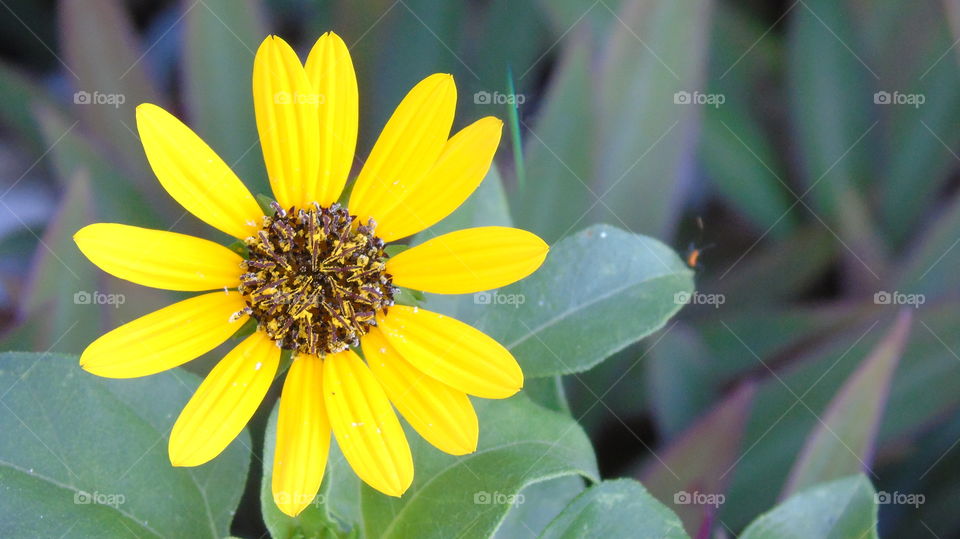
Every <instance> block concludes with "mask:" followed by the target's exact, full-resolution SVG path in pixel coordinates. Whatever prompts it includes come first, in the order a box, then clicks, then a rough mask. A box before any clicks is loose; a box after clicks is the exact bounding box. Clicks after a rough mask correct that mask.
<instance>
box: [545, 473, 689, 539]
mask: <svg viewBox="0 0 960 539" xmlns="http://www.w3.org/2000/svg"><path fill="white" fill-rule="evenodd" d="M540 537H542V538H544V539H548V538H561V537H563V538H567V537H569V538H574V537H649V538H658V539H666V538H682V537H689V536H688V535H687V534H686V533H684V531H683V525H682V524H681V523H680V519H679V518H677V515H675V514H673V512H672V511H670V509H668V508H667V507H665V506H664V505H663V504H662V503H660V502H658V501H657V500H656V499H654V497H653V496H651V495H650V494H649V493H648V492H647V490H646V489H645V488H643V485H641V484H640V483H637V482H636V481H633V480H631V479H617V480H614V481H604V482H602V483H600V484H598V485H594V486H593V487H590V488H589V489H587V491H586V492H584V493H583V494H581V495H580V496H578V497H577V498H576V499H575V500H574V501H573V502H572V503H570V505H568V506H567V508H566V509H564V510H563V512H562V513H560V516H558V517H557V518H556V519H554V521H553V522H551V523H550V526H549V527H548V528H547V529H546V530H544V532H543V534H542V535H541V536H540Z"/></svg>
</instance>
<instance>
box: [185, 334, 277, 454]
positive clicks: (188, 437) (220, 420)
mask: <svg viewBox="0 0 960 539" xmlns="http://www.w3.org/2000/svg"><path fill="white" fill-rule="evenodd" d="M279 363H280V349H279V348H277V346H276V344H275V343H274V342H273V341H272V340H270V338H269V337H267V336H266V334H265V333H263V332H261V331H256V332H254V334H253V335H250V336H249V337H247V338H246V339H244V340H243V341H242V342H241V343H240V344H238V345H237V346H236V347H235V348H234V349H233V350H231V351H230V352H229V353H228V354H227V355H226V356H224V358H223V359H222V360H220V362H219V363H217V365H216V366H215V367H214V368H213V370H212V371H210V374H208V375H207V377H206V379H204V381H203V383H202V384H200V387H199V388H197V392H196V393H194V394H193V397H191V398H190V402H188V403H187V406H186V407H185V408H184V409H183V411H182V412H180V417H179V418H177V422H176V423H175V424H174V425H173V431H172V432H171V433H170V444H169V446H168V449H169V452H170V463H171V464H173V465H174V466H199V465H201V464H203V463H205V462H208V461H209V460H210V459H212V458H213V457H216V456H217V455H219V454H220V452H221V451H223V450H224V448H226V447H227V446H228V445H229V444H230V442H232V441H233V439H234V438H236V437H237V435H238V434H240V431H242V430H243V427H244V426H245V425H246V424H247V421H249V420H250V418H251V417H252V416H253V413H254V412H255V411H256V410H257V407H258V406H260V402H261V401H262V400H263V397H264V395H266V394H267V390H268V389H270V383H271V382H273V376H274V374H276V372H277V365H278V364H279Z"/></svg>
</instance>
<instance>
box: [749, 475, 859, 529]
mask: <svg viewBox="0 0 960 539" xmlns="http://www.w3.org/2000/svg"><path fill="white" fill-rule="evenodd" d="M874 497H875V494H874V491H873V485H871V484H870V481H869V480H868V479H867V478H866V477H864V476H862V475H860V476H854V477H848V478H846V479H839V480H837V481H833V482H830V483H825V484H822V485H819V486H815V487H812V488H810V489H807V490H804V491H802V492H800V493H798V494H795V495H794V496H793V497H791V498H790V499H788V500H787V501H785V502H784V503H782V504H780V505H779V506H777V507H775V508H774V509H773V510H771V511H770V512H769V513H765V514H764V515H761V516H760V517H759V518H758V519H757V520H755V521H754V522H753V523H752V524H750V526H749V527H747V529H746V530H744V532H743V533H742V534H741V535H740V537H741V538H742V539H766V538H768V537H778V538H781V539H793V538H796V539H807V538H809V537H822V538H823V539H859V538H864V539H871V538H876V537H877V505H876V502H875V500H874Z"/></svg>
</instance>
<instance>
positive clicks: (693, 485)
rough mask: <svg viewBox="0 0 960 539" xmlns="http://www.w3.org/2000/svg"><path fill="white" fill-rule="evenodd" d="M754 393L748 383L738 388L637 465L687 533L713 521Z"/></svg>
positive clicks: (734, 459) (644, 478)
mask: <svg viewBox="0 0 960 539" xmlns="http://www.w3.org/2000/svg"><path fill="white" fill-rule="evenodd" d="M754 393H755V387H754V385H753V384H750V383H747V384H744V385H742V386H740V387H739V388H737V389H736V391H734V392H733V393H732V394H731V395H730V396H728V397H727V398H726V399H724V400H723V401H721V402H720V403H719V404H718V405H717V407H716V408H715V409H714V410H713V411H711V412H710V413H709V414H707V415H706V416H704V417H703V418H701V419H700V420H699V421H697V422H696V423H694V424H693V425H692V426H691V427H690V428H689V429H687V430H686V431H685V432H684V433H683V434H681V435H680V436H679V437H678V438H677V439H676V440H674V441H673V442H672V443H671V444H670V445H669V446H667V447H666V448H665V449H660V450H659V451H657V452H654V454H653V456H652V457H651V458H650V459H648V460H647V464H646V466H644V468H643V470H641V471H640V476H639V477H640V479H641V481H642V482H643V484H644V485H645V486H646V487H647V488H648V489H649V490H650V493H651V494H653V496H654V497H656V498H657V499H658V500H660V501H662V502H663V503H665V504H667V506H668V507H671V508H672V509H673V510H674V511H676V512H677V515H679V516H680V519H681V520H683V524H684V527H685V528H686V530H687V532H688V533H690V534H691V535H695V534H697V533H698V531H699V530H700V529H701V528H702V527H703V526H704V525H705V524H709V523H710V522H712V521H713V519H714V515H715V514H716V513H717V511H718V510H719V508H720V507H721V506H722V505H723V504H724V503H725V501H726V496H725V492H726V490H727V485H728V484H729V483H730V479H731V472H732V470H733V469H734V467H735V466H736V464H737V462H738V461H739V459H740V455H741V448H742V447H743V444H742V443H741V440H742V438H743V433H744V427H745V426H746V420H747V418H748V417H749V415H750V410H751V408H752V406H753V399H754Z"/></svg>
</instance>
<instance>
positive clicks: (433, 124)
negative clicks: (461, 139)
mask: <svg viewBox="0 0 960 539" xmlns="http://www.w3.org/2000/svg"><path fill="white" fill-rule="evenodd" d="M456 104H457V88H456V85H455V84H454V83H453V77H452V76H450V75H447V74H443V73H437V74H435V75H430V76H429V77H427V78H425V79H423V80H422V81H420V82H419V83H418V84H417V85H416V86H414V87H413V89H412V90H410V92H409V93H408V94H407V96H406V97H404V98H403V101H402V102H401V103H400V105H399V106H397V110H396V111H394V113H393V115H392V116H391V117H390V120H389V121H388V122H387V125H386V126H385V127H384V128H383V132H382V133H381V134H380V138H379V139H377V143H376V144H375V145H374V146H373V150H372V151H371V152H370V157H369V158H368V159H367V162H366V163H365V164H364V165H363V169H361V170H360V175H359V176H357V181H356V184H355V185H354V187H353V191H352V192H351V194H350V203H349V205H348V207H349V208H350V213H353V214H354V215H357V216H358V217H359V218H360V222H361V223H364V224H366V222H367V220H368V219H369V218H371V217H372V218H373V219H374V220H379V217H380V213H381V212H382V210H386V209H389V208H390V207H391V206H392V205H393V204H394V202H395V201H394V200H393V199H392V198H391V196H392V194H391V187H392V186H394V185H397V186H399V185H401V184H404V185H408V184H410V183H411V182H413V181H415V180H416V179H417V178H419V177H420V176H422V175H423V174H425V173H426V172H427V171H428V170H430V167H432V166H433V164H434V163H435V162H436V160H437V157H439V156H440V152H441V151H443V147H444V145H445V144H446V142H447V137H448V136H450V126H451V125H452V124H453V113H454V109H455V108H456Z"/></svg>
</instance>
